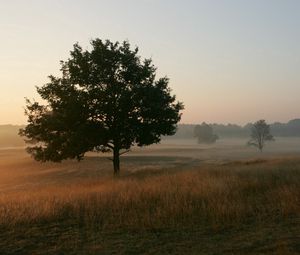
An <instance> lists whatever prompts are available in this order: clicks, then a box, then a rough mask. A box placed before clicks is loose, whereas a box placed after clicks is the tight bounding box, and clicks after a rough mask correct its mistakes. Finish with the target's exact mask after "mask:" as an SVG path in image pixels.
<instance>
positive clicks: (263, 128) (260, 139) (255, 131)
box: [248, 120, 274, 152]
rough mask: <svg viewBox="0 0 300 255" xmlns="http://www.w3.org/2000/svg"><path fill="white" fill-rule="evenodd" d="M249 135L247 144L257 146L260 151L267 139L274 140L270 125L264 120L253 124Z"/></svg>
mask: <svg viewBox="0 0 300 255" xmlns="http://www.w3.org/2000/svg"><path fill="white" fill-rule="evenodd" d="M250 137H251V139H250V140H249V141H248V145H250V146H255V147H257V148H258V149H259V150H260V151H261V152H262V150H263V148H264V146H265V143H266V142H267V141H274V137H273V135H271V131H270V125H268V124H267V123H266V121H265V120H259V121H257V122H255V123H254V124H253V126H252V128H251V135H250Z"/></svg>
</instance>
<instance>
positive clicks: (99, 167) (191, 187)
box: [0, 138, 300, 254]
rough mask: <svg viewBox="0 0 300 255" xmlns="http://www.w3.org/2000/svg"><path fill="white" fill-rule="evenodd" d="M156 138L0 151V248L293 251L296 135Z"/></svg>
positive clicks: (298, 229) (297, 204) (299, 210)
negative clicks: (72, 151)
mask: <svg viewBox="0 0 300 255" xmlns="http://www.w3.org/2000/svg"><path fill="white" fill-rule="evenodd" d="M244 144H245V141H243V140H239V139H236V140H233V139H231V140H223V141H220V142H219V143H217V144H216V145H210V146H203V145H201V146H200V145H197V144H194V141H177V140H167V141H163V143H162V144H161V145H155V146H151V147H148V148H143V149H137V148H135V149H133V151H132V152H131V153H130V154H126V156H124V157H123V158H122V165H121V167H122V169H121V173H122V174H121V177H120V178H118V179H114V178H113V177H112V166H111V162H110V161H109V160H107V159H106V157H108V156H109V155H96V154H94V153H90V154H89V155H88V157H87V158H86V159H85V160H83V161H82V162H79V163H78V162H76V161H66V162H63V163H62V164H54V163H45V164H41V163H38V162H34V161H33V160H32V159H31V158H30V157H29V156H28V155H27V154H25V153H24V151H23V149H20V148H19V149H17V148H14V149H12V148H11V149H1V150H0V192H1V193H0V228H1V232H0V254H299V253H300V140H297V139H286V138H285V139H277V142H276V143H274V144H270V146H268V147H267V148H266V151H265V152H264V153H262V154H260V153H258V152H257V151H255V150H254V149H253V148H248V147H246V146H245V145H244Z"/></svg>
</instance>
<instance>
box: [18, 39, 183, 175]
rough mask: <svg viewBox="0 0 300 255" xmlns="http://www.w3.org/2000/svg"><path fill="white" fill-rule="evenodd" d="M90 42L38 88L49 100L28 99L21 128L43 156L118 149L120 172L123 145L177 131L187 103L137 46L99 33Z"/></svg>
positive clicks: (115, 151) (55, 157) (33, 149)
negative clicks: (25, 120) (100, 36)
mask: <svg viewBox="0 0 300 255" xmlns="http://www.w3.org/2000/svg"><path fill="white" fill-rule="evenodd" d="M91 46H92V49H91V50H90V51H88V50H83V49H82V48H81V47H80V46H79V45H78V44H75V45H74V48H73V50H72V51H71V57H70V58H69V59H68V60H67V61H61V71H62V77H61V78H57V77H53V76H50V77H49V78H50V82H49V83H48V84H46V85H44V86H42V87H38V88H37V91H38V93H39V95H40V96H41V97H42V99H43V100H44V101H45V102H47V104H46V105H42V104H40V103H38V102H30V101H29V100H27V109H26V115H27V116H28V123H29V124H28V125H27V126H26V127H25V128H24V129H22V130H21V131H20V134H21V135H22V136H25V137H27V138H28V139H29V141H31V142H33V143H34V146H31V147H29V148H28V152H29V153H31V154H32V155H33V156H34V158H35V159H36V160H40V161H48V160H50V161H61V160H63V159H67V158H77V159H82V158H83V156H84V154H85V152H87V151H92V150H98V151H102V152H107V151H113V155H114V159H113V162H114V170H115V173H117V172H118V171H119V156H120V151H121V150H122V149H124V150H128V149H129V148H130V147H131V146H132V145H134V144H136V145H138V146H144V145H150V144H152V143H158V142H159V141H160V137H161V136H162V135H173V134H174V133H175V131H176V127H177V123H178V121H179V120H180V117H181V114H180V111H181V110H182V109H183V105H182V103H180V102H177V101H176V98H175V96H174V95H171V93H170V92H171V91H170V88H169V87H168V82H169V80H168V78H166V77H164V78H160V79H158V80H156V79H155V74H156V68H155V67H154V66H153V64H152V61H151V59H145V60H143V61H142V60H141V58H140V57H139V56H138V55H137V54H138V48H135V49H134V50H131V49H130V44H129V43H128V42H127V41H124V42H123V43H122V44H120V43H119V42H116V43H113V42H111V41H109V40H106V41H105V42H103V41H102V40H100V39H95V40H92V41H91Z"/></svg>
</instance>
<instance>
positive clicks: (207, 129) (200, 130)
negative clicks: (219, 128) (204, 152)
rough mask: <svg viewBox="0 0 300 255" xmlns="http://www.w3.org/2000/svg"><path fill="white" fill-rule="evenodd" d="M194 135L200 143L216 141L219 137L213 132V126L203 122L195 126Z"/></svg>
mask: <svg viewBox="0 0 300 255" xmlns="http://www.w3.org/2000/svg"><path fill="white" fill-rule="evenodd" d="M194 137H197V139H198V143H207V144H210V143H215V142H216V141H217V139H219V137H218V136H217V135H216V134H214V133H213V128H212V127H211V126H210V125H208V124H206V123H205V122H203V123H202V124H201V125H196V126H195V128H194Z"/></svg>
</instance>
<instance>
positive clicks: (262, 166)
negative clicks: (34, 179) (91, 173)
mask: <svg viewBox="0 0 300 255" xmlns="http://www.w3.org/2000/svg"><path fill="white" fill-rule="evenodd" d="M291 216H296V217H300V163H299V162H294V161H292V160H290V161H287V162H285V161H280V162H253V164H252V163H251V162H250V163H249V162H247V163H239V162H236V163H233V164H228V165H219V166H217V165H215V166H204V167H199V168H197V169H190V170H187V171H183V172H180V171H179V172H176V173H172V174H164V173H162V174H161V175H155V176H145V177H143V175H139V177H136V176H134V175H133V176H131V177H130V176H129V177H128V176H127V177H121V178H119V179H113V178H104V179H100V180H94V181H85V182H80V183H77V184H70V185H65V186H59V185H57V186H48V187H47V186H46V187H44V188H42V189H39V190H29V191H17V192H13V193H8V194H2V195H0V225H1V226H7V227H8V226H12V227H13V226H16V225H18V224H32V223H45V222H56V221H57V222H60V221H62V220H63V221H70V222H73V223H74V224H78V225H82V226H86V227H97V228H100V229H107V228H109V229H113V228H120V227H121V228H122V227H124V228H131V229H136V228H138V229H143V228H145V229H148V228H162V227H167V226H172V227H176V226H195V225H199V224H200V225H202V224H205V225H209V226H212V227H218V226H223V225H224V224H239V223H242V222H251V221H266V220H277V219H278V220H280V219H284V218H289V217H291Z"/></svg>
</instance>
